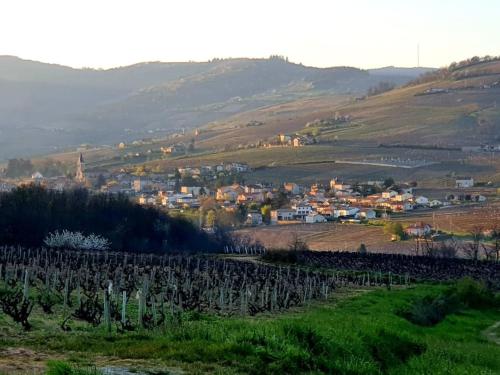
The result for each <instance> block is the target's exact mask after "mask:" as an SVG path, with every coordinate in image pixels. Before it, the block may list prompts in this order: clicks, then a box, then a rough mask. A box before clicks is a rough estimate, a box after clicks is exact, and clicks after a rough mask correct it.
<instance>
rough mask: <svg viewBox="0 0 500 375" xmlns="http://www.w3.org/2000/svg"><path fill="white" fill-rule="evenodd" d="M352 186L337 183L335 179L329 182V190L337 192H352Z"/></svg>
mask: <svg viewBox="0 0 500 375" xmlns="http://www.w3.org/2000/svg"><path fill="white" fill-rule="evenodd" d="M351 189H352V186H351V185H349V184H344V183H342V182H338V181H337V179H336V178H332V179H331V180H330V190H333V191H338V190H346V191H352V190H351Z"/></svg>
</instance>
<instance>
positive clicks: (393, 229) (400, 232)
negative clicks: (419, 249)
mask: <svg viewBox="0 0 500 375" xmlns="http://www.w3.org/2000/svg"><path fill="white" fill-rule="evenodd" d="M384 232H385V233H387V234H392V235H395V236H397V237H398V238H399V239H401V240H402V239H404V238H405V237H406V236H405V231H404V229H403V225H402V224H401V223H398V222H393V221H389V222H387V223H385V225H384Z"/></svg>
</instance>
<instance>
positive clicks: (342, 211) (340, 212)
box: [333, 207, 359, 218]
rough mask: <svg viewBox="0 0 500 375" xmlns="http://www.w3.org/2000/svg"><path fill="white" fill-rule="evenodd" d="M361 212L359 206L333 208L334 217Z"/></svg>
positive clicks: (350, 215)
mask: <svg viewBox="0 0 500 375" xmlns="http://www.w3.org/2000/svg"><path fill="white" fill-rule="evenodd" d="M358 212H359V208H357V207H345V208H336V209H334V210H333V217H335V218H339V217H354V216H356V214H357V213H358Z"/></svg>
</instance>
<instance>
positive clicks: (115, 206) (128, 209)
mask: <svg viewBox="0 0 500 375" xmlns="http://www.w3.org/2000/svg"><path fill="white" fill-rule="evenodd" d="M0 213H1V214H0V244H3V245H16V246H17V245H21V246H26V247H38V246H43V244H44V239H45V238H46V237H47V236H48V235H49V233H53V232H55V231H62V230H67V231H73V232H81V233H83V234H85V235H90V234H95V235H99V236H102V237H104V238H106V239H107V240H109V243H110V248H111V249H112V250H116V251H125V250H127V251H138V252H179V251H188V252H195V251H216V250H220V249H221V248H222V247H223V246H224V245H225V244H226V241H229V240H228V239H227V238H226V236H225V235H224V234H216V235H209V234H207V233H205V232H203V231H202V230H200V229H199V228H197V227H196V226H195V225H194V224H192V223H191V222H189V221H188V220H186V219H183V218H181V217H175V218H174V217H171V216H169V215H168V214H166V213H163V212H160V211H158V210H156V209H155V208H151V207H143V206H140V205H138V204H136V203H133V202H131V201H130V200H129V199H128V198H127V197H126V196H124V195H110V194H93V193H90V192H89V191H87V190H86V189H81V188H78V189H74V190H67V191H54V190H47V189H45V188H43V187H41V186H37V185H26V186H21V187H18V188H16V189H14V190H13V191H11V192H7V193H2V194H0Z"/></svg>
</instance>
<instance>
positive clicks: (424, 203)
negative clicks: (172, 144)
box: [0, 138, 487, 237]
mask: <svg viewBox="0 0 500 375" xmlns="http://www.w3.org/2000/svg"><path fill="white" fill-rule="evenodd" d="M296 139H298V138H296ZM283 141H284V143H286V142H291V144H292V145H293V139H292V138H290V139H287V138H284V139H283ZM251 173H252V170H251V168H250V167H249V165H247V164H245V163H239V162H230V163H220V164H215V165H200V166H185V167H178V168H175V169H174V170H172V172H171V173H152V172H146V171H145V170H142V169H140V168H138V169H135V170H123V169H122V170H120V171H117V172H108V171H99V170H97V171H96V170H87V168H86V163H85V160H84V157H83V156H82V154H80V156H79V157H78V159H77V161H76V173H75V175H74V176H60V177H49V178H45V177H44V176H43V175H42V174H41V173H40V172H34V173H33V174H32V176H31V178H27V179H26V178H25V179H18V180H16V181H13V180H4V179H1V180H0V190H1V191H9V190H12V189H13V188H14V187H15V186H17V185H22V184H36V185H41V186H44V187H46V188H47V189H52V190H57V191H62V190H65V189H71V188H75V187H86V188H87V189H89V190H90V191H92V192H101V193H109V194H122V195H126V196H128V197H129V199H130V200H132V201H135V202H137V203H138V204H140V205H144V206H151V207H156V208H158V209H160V210H162V211H165V212H168V213H169V214H172V215H178V216H185V217H186V218H187V219H190V220H192V221H194V222H195V223H196V224H197V225H199V226H200V227H202V228H203V229H204V230H205V231H209V232H212V231H214V230H217V229H221V228H224V229H229V230H232V229H237V228H242V227H259V226H264V225H266V226H269V225H271V226H273V225H285V224H298V223H305V224H320V223H327V222H338V223H348V224H360V223H369V222H370V221H376V220H379V219H382V220H383V219H390V218H391V217H395V216H396V217H401V216H404V215H408V214H410V213H414V212H420V211H422V212H423V211H429V210H436V209H439V208H445V207H452V206H457V205H463V204H470V203H478V204H479V203H482V202H485V201H486V200H487V198H486V197H485V196H484V195H481V194H478V193H477V191H475V192H473V193H471V190H470V189H472V188H473V187H474V186H475V183H474V179H473V178H471V177H456V179H455V189H451V190H450V192H449V193H447V194H445V195H444V196H443V197H442V198H441V199H437V198H435V197H432V196H425V195H422V194H419V193H418V188H417V186H418V183H417V182H411V183H399V182H396V181H394V180H393V179H392V178H386V179H385V180H376V181H370V180H368V181H363V182H356V183H351V182H345V181H343V180H342V179H340V178H332V179H331V180H330V181H328V182H326V183H313V184H311V185H308V186H306V185H300V184H298V183H295V182H283V183H282V184H271V183H246V182H245V180H246V179H247V177H248V176H250V175H251ZM432 230H433V228H432V226H431V225H430V224H427V223H421V222H415V223H414V224H412V225H409V226H408V227H407V228H405V232H406V235H407V236H409V237H423V236H426V235H428V234H429V233H430V232H431V231H432Z"/></svg>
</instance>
